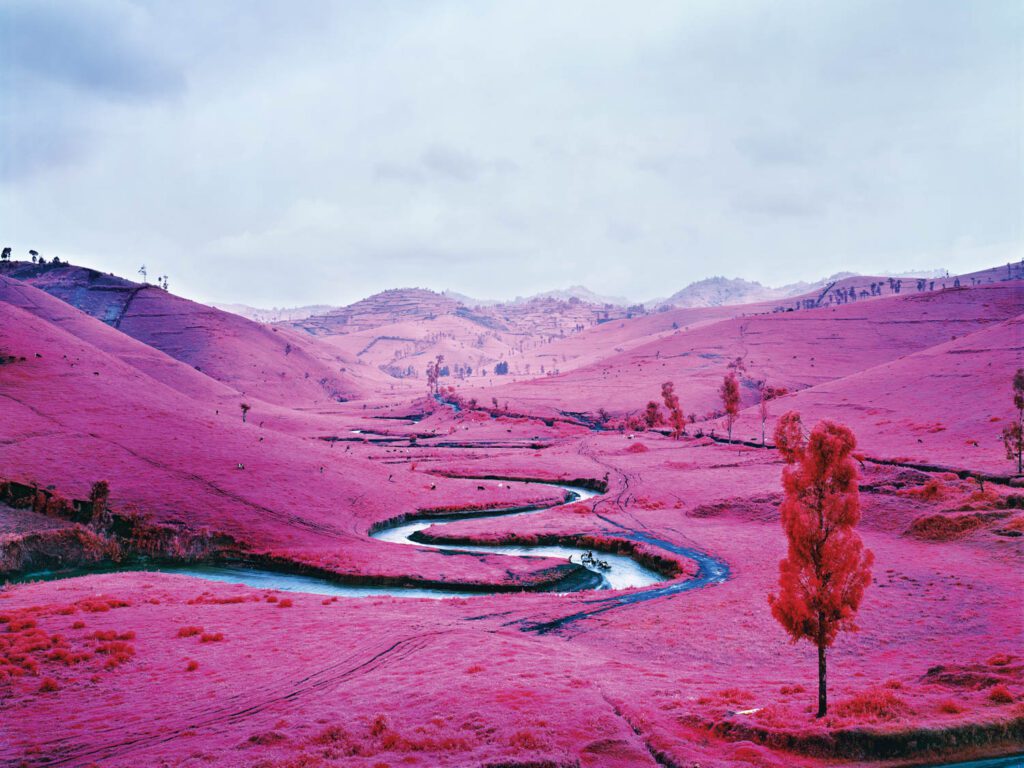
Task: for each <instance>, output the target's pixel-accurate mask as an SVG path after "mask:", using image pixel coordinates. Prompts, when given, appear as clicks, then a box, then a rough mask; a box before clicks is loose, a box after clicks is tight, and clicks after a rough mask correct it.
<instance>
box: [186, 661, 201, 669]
mask: <svg viewBox="0 0 1024 768" xmlns="http://www.w3.org/2000/svg"><path fill="white" fill-rule="evenodd" d="M197 669H199V662H198V661H196V660H195V659H189V660H188V664H186V665H185V670H186V671H187V672H195V671H196V670H197Z"/></svg>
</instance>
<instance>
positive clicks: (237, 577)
mask: <svg viewBox="0 0 1024 768" xmlns="http://www.w3.org/2000/svg"><path fill="white" fill-rule="evenodd" d="M533 484H534V485H538V486H544V487H548V488H555V489H558V490H560V491H564V492H565V493H566V494H567V500H566V501H563V502H559V503H558V504H551V505H549V506H545V507H540V508H537V509H529V510H518V511H507V510H501V509H495V510H490V511H474V512H471V513H465V514H451V515H445V516H431V517H430V518H429V519H415V520H406V521H404V522H401V523H397V524H395V525H392V526H386V527H384V528H381V529H380V530H377V531H375V532H374V533H372V534H371V536H372V537H373V538H375V539H377V540H378V541H382V542H387V543H390V544H397V545H404V546H417V547H427V548H431V549H437V550H441V551H445V552H474V553H476V552H487V553H491V554H498V555H507V556H511V557H540V558H552V559H557V560H562V561H565V560H569V559H570V558H571V559H572V561H573V562H574V563H581V559H582V557H583V555H584V552H585V551H586V550H584V549H583V548H580V547H572V546H518V545H497V544H496V545H463V544H427V543H424V542H420V541H417V540H415V538H413V536H414V534H416V533H418V532H419V531H422V530H424V529H425V528H429V527H431V526H443V525H445V524H448V523H452V522H456V521H458V520H465V519H467V518H473V519H483V518H502V519H505V518H512V517H520V516H522V515H529V514H535V513H537V512H542V511H544V510H546V509H551V508H553V507H557V506H561V505H562V504H568V503H573V502H576V501H580V500H585V499H590V498H593V497H595V496H597V495H599V494H598V493H597V492H595V491H592V490H589V489H584V488H580V487H577V486H569V485H560V484H557V483H540V482H537V483H533ZM594 556H595V557H596V558H597V559H598V560H599V561H602V562H603V563H605V564H607V566H608V568H607V569H604V568H600V567H598V566H596V565H595V566H587V565H584V567H585V568H587V570H589V571H591V572H592V573H593V574H594V577H593V578H592V579H590V582H591V583H592V584H594V585H596V586H594V587H593V588H594V589H597V590H623V589H630V588H636V587H650V586H653V585H657V584H663V583H665V582H666V581H668V580H667V579H666V578H665V577H664V576H662V575H661V574H659V573H657V572H655V571H653V570H651V569H649V568H646V567H645V566H643V565H641V564H640V563H638V562H636V561H635V560H633V559H632V558H630V557H628V556H626V555H616V554H610V553H603V552H595V553H594ZM115 571H118V572H124V571H137V572H138V571H142V572H145V571H152V572H159V573H174V574H179V575H182V576H191V577H194V578H197V579H204V580H207V581H219V582H227V583H231V584H244V585H246V586H250V587H255V588H257V589H276V590H282V591H286V592H306V593H310V594H316V595H328V596H337V597H383V596H391V597H412V598H431V599H442V598H453V597H480V596H484V595H488V594H493V593H489V592H486V591H480V590H473V591H470V590H466V589H458V588H452V589H437V588H428V587H384V586H362V585H350V584H342V583H338V582H335V581H330V580H328V579H323V578H319V577H316V576H303V575H298V574H291V573H284V572H280V571H272V570H267V569H261V568H258V567H253V566H247V565H241V564H239V565H227V564H224V565H221V564H208V565H207V564H191V565H161V564H156V563H154V564H151V565H140V564H132V565H127V566H123V567H111V568H87V569H77V570H67V571H60V572H56V571H55V572H41V573H34V574H31V575H29V576H27V577H25V578H24V579H19V581H36V580H43V581H48V580H53V579H61V578H69V577H72V576H82V575H86V574H90V573H102V572H115Z"/></svg>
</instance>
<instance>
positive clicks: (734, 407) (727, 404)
mask: <svg viewBox="0 0 1024 768" xmlns="http://www.w3.org/2000/svg"><path fill="white" fill-rule="evenodd" d="M718 393H719V395H721V397H722V407H723V408H725V425H726V428H727V429H728V430H729V440H732V426H733V424H735V423H736V417H737V416H738V415H739V412H740V382H739V380H738V379H737V378H736V371H734V370H730V371H729V373H727V374H726V375H725V378H724V379H722V387H721V389H719V390H718Z"/></svg>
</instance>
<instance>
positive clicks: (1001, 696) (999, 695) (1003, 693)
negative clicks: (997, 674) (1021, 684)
mask: <svg viewBox="0 0 1024 768" xmlns="http://www.w3.org/2000/svg"><path fill="white" fill-rule="evenodd" d="M988 700H989V701H991V702H992V703H993V704H1013V694H1012V693H1010V689H1009V688H1007V687H1006V686H1005V685H1003V684H1002V683H1000V684H999V685H993V686H992V690H991V691H989V692H988Z"/></svg>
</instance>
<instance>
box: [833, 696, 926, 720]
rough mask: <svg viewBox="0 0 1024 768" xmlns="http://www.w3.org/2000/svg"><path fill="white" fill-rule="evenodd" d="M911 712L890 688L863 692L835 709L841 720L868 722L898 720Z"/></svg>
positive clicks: (839, 704) (842, 702)
mask: <svg viewBox="0 0 1024 768" xmlns="http://www.w3.org/2000/svg"><path fill="white" fill-rule="evenodd" d="M909 711H910V707H908V706H907V703H906V702H905V701H903V699H901V698H900V697H899V696H897V695H896V694H895V693H893V692H892V690H891V689H888V688H872V689H869V690H866V691H861V692H860V693H858V694H857V695H856V696H853V697H852V698H849V699H845V700H844V701H841V702H839V703H838V704H837V705H836V707H835V714H836V715H837V716H839V717H841V718H844V719H850V720H858V721H867V722H877V721H887V720H896V719H897V718H900V717H902V716H904V715H906V714H908V713H909Z"/></svg>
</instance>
